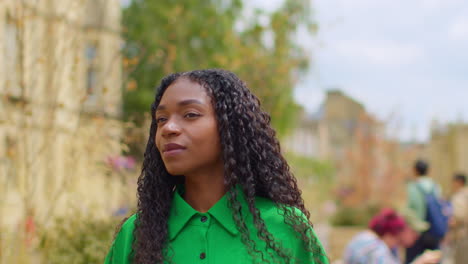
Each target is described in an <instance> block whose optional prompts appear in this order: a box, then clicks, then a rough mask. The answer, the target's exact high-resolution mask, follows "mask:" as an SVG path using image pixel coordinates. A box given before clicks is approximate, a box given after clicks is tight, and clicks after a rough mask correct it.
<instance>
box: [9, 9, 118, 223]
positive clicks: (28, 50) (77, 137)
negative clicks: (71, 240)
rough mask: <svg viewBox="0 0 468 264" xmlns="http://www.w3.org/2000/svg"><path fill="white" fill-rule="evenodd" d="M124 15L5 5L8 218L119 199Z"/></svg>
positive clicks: (85, 207)
mask: <svg viewBox="0 0 468 264" xmlns="http://www.w3.org/2000/svg"><path fill="white" fill-rule="evenodd" d="M120 17H121V9H120V3H119V0H86V1H82V0H43V1H33V0H24V1H18V0H2V1H0V36H1V37H0V61H2V62H3V63H1V64H0V98H1V99H0V181H1V182H0V188H2V189H1V190H0V210H1V211H0V214H1V215H9V216H10V217H8V219H4V218H2V220H4V221H8V222H9V223H10V222H11V223H13V222H14V221H15V219H17V218H18V217H21V216H22V215H23V214H25V213H27V214H34V215H36V216H37V218H43V219H45V218H46V217H48V216H50V215H53V214H60V213H63V212H64V211H65V210H68V209H70V207H73V206H76V207H80V208H79V209H83V210H85V211H86V210H90V208H93V207H95V208H99V207H100V206H101V207H104V206H108V205H110V204H114V203H116V202H118V201H115V199H112V193H113V192H118V190H117V188H118V186H117V183H112V182H111V184H109V182H108V181H106V173H105V169H104V167H105V166H104V164H105V162H106V158H107V157H108V156H110V155H115V154H119V153H120V149H121V147H120V138H121V125H120V122H119V121H118V119H119V117H120V115H121V107H122V106H121V78H122V77H121V58H120V48H121V45H122V41H121V38H120ZM96 160H101V161H102V164H96V162H95V161H96ZM114 182H115V181H114ZM3 224H8V223H3Z"/></svg>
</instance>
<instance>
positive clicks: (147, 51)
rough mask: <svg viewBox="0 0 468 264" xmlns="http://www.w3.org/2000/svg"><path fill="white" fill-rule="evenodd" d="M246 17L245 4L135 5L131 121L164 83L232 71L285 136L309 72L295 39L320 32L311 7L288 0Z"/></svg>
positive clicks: (129, 59) (128, 63) (231, 0)
mask: <svg viewBox="0 0 468 264" xmlns="http://www.w3.org/2000/svg"><path fill="white" fill-rule="evenodd" d="M243 12H244V9H243V3H242V1H241V0H209V1H197V0H178V1H173V0H159V1H149V0H134V1H132V2H131V4H130V5H129V6H128V7H127V8H126V9H125V10H124V15H123V24H124V34H123V35H124V39H125V42H126V45H125V49H124V55H125V57H126V59H125V60H124V67H125V69H126V72H127V73H128V82H127V89H126V91H125V94H124V101H125V102H124V111H125V114H126V116H127V117H130V116H135V115H136V116H140V117H141V115H139V114H141V113H143V112H147V111H148V109H149V105H150V104H151V102H152V101H153V99H154V98H153V97H154V89H155V87H156V86H157V84H158V82H159V80H160V79H161V78H162V77H163V76H165V75H167V74H169V73H171V72H179V71H188V70H193V69H201V68H225V69H229V70H231V71H233V72H235V73H236V74H238V75H239V76H240V78H241V79H243V80H244V81H246V82H247V84H248V86H249V87H250V89H252V91H253V92H254V93H255V94H256V95H257V96H258V97H259V98H260V100H261V102H262V104H263V107H264V109H265V110H267V111H268V112H269V113H271V115H272V123H273V126H274V127H275V128H276V130H277V131H278V134H279V136H282V135H284V134H285V133H286V132H287V131H288V129H289V128H291V127H292V125H293V124H294V121H295V116H296V113H297V111H298V109H299V107H298V105H297V104H296V103H295V102H294V99H293V87H294V86H295V82H296V81H297V75H298V74H300V73H301V72H302V71H303V70H305V69H306V68H307V66H308V63H307V55H306V53H305V52H304V50H303V48H302V47H300V46H299V45H297V44H296V43H295V42H294V35H295V33H296V31H297V30H298V29H299V28H300V27H306V28H307V29H313V28H314V25H315V24H314V23H313V21H312V16H311V9H310V7H309V1H308V0H286V1H284V3H283V6H282V7H281V8H279V9H278V10H276V11H274V12H272V13H265V12H263V11H261V10H255V11H254V13H253V14H254V15H253V16H252V17H251V18H250V19H241V18H242V17H243V14H244V13H243ZM261 21H268V23H261ZM240 24H241V25H242V27H240V26H239V25H240ZM266 39H269V41H267V40H266Z"/></svg>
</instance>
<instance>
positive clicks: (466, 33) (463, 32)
mask: <svg viewBox="0 0 468 264" xmlns="http://www.w3.org/2000/svg"><path fill="white" fill-rule="evenodd" d="M448 34H449V38H450V39H451V40H455V41H460V40H462V41H463V40H468V17H467V16H460V17H458V18H457V19H455V21H454V22H453V23H452V24H451V25H450V27H449V31H448Z"/></svg>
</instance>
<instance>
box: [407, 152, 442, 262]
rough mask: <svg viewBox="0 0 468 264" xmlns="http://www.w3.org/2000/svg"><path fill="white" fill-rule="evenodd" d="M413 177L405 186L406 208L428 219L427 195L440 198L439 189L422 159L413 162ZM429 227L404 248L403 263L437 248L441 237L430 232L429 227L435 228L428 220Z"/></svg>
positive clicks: (419, 216) (423, 219)
mask: <svg viewBox="0 0 468 264" xmlns="http://www.w3.org/2000/svg"><path fill="white" fill-rule="evenodd" d="M413 169H414V175H415V179H413V180H412V181H410V182H409V183H408V186H407V194H408V205H407V206H408V208H409V209H411V210H413V211H414V213H415V214H416V216H417V217H418V218H419V219H420V220H421V221H427V220H428V219H427V218H428V217H427V216H428V204H427V197H426V196H427V195H428V194H431V195H433V196H434V197H435V199H438V198H440V196H441V189H440V187H439V185H438V184H436V183H435V182H434V181H433V180H432V179H431V178H430V177H429V176H428V172H429V164H428V163H427V162H426V161H424V160H417V161H416V162H415V164H414V168H413ZM428 222H429V225H430V227H429V228H430V229H429V230H428V231H425V232H423V233H422V234H421V236H420V237H419V238H418V240H417V241H416V242H415V243H414V244H413V246H411V247H409V248H407V249H406V260H405V263H411V262H412V261H413V260H414V259H415V258H416V257H417V256H419V255H421V254H422V253H423V252H424V251H426V250H428V249H429V250H435V249H439V247H440V242H441V241H442V238H443V237H438V236H435V235H433V234H432V232H431V231H432V230H431V228H435V226H433V223H432V222H430V221H428Z"/></svg>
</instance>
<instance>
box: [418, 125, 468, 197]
mask: <svg viewBox="0 0 468 264" xmlns="http://www.w3.org/2000/svg"><path fill="white" fill-rule="evenodd" d="M427 156H428V157H429V160H430V163H431V169H430V174H431V176H432V177H433V178H434V179H435V180H436V181H437V182H438V183H439V184H440V185H441V186H442V190H443V192H444V194H445V195H447V196H448V195H449V194H450V192H451V181H452V176H453V175H454V174H455V173H458V172H462V173H465V175H466V174H468V124H463V123H458V124H451V125H447V126H439V125H434V127H433V128H432V132H431V138H430V141H429V144H428V150H427Z"/></svg>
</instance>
